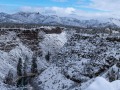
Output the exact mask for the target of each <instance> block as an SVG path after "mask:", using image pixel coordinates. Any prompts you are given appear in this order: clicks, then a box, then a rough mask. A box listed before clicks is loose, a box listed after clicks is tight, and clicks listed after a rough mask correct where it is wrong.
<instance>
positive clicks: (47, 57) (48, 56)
mask: <svg viewBox="0 0 120 90" xmlns="http://www.w3.org/2000/svg"><path fill="white" fill-rule="evenodd" d="M45 59H46V60H47V61H50V52H49V51H48V54H47V55H46V56H45Z"/></svg>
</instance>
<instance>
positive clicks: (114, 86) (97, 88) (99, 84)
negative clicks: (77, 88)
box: [86, 77, 120, 90]
mask: <svg viewBox="0 0 120 90" xmlns="http://www.w3.org/2000/svg"><path fill="white" fill-rule="evenodd" d="M86 90H120V80H116V81H114V82H111V83H110V82H108V81H107V80H105V79H104V78H102V77H98V78H96V79H95V81H94V82H93V83H92V84H91V85H90V86H89V87H88V88H87V89H86Z"/></svg>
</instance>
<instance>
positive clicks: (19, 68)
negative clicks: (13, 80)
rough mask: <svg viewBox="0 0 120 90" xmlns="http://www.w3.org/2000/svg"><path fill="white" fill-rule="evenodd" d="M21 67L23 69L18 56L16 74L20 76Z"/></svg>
mask: <svg viewBox="0 0 120 90" xmlns="http://www.w3.org/2000/svg"><path fill="white" fill-rule="evenodd" d="M22 69H23V66H22V59H21V58H19V61H18V65H17V75H18V76H22V75H23V74H22Z"/></svg>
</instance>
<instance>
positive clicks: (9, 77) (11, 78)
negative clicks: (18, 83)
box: [4, 70, 13, 85]
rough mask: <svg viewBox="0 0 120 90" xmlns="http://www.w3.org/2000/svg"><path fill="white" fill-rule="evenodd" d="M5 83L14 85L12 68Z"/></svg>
mask: <svg viewBox="0 0 120 90" xmlns="http://www.w3.org/2000/svg"><path fill="white" fill-rule="evenodd" d="M4 83H5V84H9V85H13V73H12V71H11V70H9V72H8V74H7V75H6V77H5V80H4Z"/></svg>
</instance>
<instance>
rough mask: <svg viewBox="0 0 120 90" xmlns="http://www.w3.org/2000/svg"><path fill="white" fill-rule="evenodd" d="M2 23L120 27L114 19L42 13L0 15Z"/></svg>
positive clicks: (117, 20)
mask: <svg viewBox="0 0 120 90" xmlns="http://www.w3.org/2000/svg"><path fill="white" fill-rule="evenodd" d="M84 18H85V17H84ZM0 23H34V24H47V25H68V26H78V27H88V26H92V27H105V26H110V25H111V26H120V24H119V23H120V20H119V19H114V18H112V19H111V18H102V19H101V18H100V19H98V18H93V19H88V18H86V19H85V20H84V19H82V18H81V17H79V18H78V17H74V18H73V17H60V16H57V15H42V14H40V13H30V12H18V13H15V14H6V13H0Z"/></svg>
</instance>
